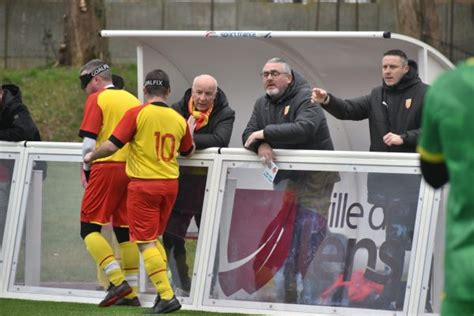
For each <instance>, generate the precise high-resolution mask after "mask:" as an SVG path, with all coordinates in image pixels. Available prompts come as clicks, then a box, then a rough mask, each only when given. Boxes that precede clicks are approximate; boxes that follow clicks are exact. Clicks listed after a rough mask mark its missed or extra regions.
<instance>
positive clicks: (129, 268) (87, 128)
mask: <svg viewBox="0 0 474 316" xmlns="http://www.w3.org/2000/svg"><path fill="white" fill-rule="evenodd" d="M80 80H81V88H82V89H83V90H84V91H85V92H86V93H87V95H88V96H87V100H86V104H85V107H84V115H83V119H82V123H81V127H80V131H79V136H81V137H82V138H83V142H82V152H83V155H86V154H87V153H88V152H91V151H93V150H94V149H95V148H97V147H99V146H100V145H101V144H102V143H103V142H104V141H106V140H107V139H108V137H109V136H110V134H111V133H112V131H113V129H114V128H115V126H116V125H117V123H118V122H119V121H120V119H121V118H122V116H123V115H124V114H125V112H126V111H127V110H128V109H130V108H132V107H135V106H137V105H140V101H139V100H138V99H137V98H136V97H135V96H133V95H132V94H130V93H129V92H127V91H125V90H122V89H116V88H115V87H114V85H113V83H112V73H111V70H110V67H109V66H108V65H107V64H106V63H104V62H103V61H101V60H98V59H94V60H91V61H89V62H88V63H86V64H85V65H84V66H83V67H82V68H81V70H80ZM128 152H129V148H128V146H127V147H124V148H123V149H121V150H120V151H118V152H117V153H116V154H114V155H112V156H110V157H107V158H104V159H100V160H98V161H95V162H94V163H93V164H92V165H91V164H83V168H84V172H85V174H86V178H87V181H88V182H87V186H86V189H85V191H84V196H83V199H82V205H81V237H82V239H83V240H84V243H85V245H86V249H87V251H88V252H89V254H90V255H91V256H92V257H93V258H94V260H95V261H96V263H97V264H98V265H99V266H100V268H101V269H103V271H104V272H105V274H106V275H107V277H108V280H109V281H110V286H109V288H108V289H107V295H106V297H105V298H104V299H103V300H102V301H101V302H100V304H99V306H101V307H105V306H109V305H112V304H117V305H131V306H140V301H139V300H138V297H137V286H138V269H139V252H138V248H137V246H136V244H135V243H133V242H130V239H129V228H128V218H127V206H126V198H127V185H128V183H129V178H128V177H127V175H126V173H125V160H126V158H127V156H128ZM110 222H112V226H113V230H114V233H115V236H116V238H117V241H118V243H119V249H120V255H121V259H122V267H121V266H120V264H119V263H118V261H117V259H116V258H115V256H114V254H113V249H112V247H111V245H110V243H109V242H108V241H107V239H106V238H105V237H104V235H103V234H102V232H101V231H102V227H103V226H105V225H107V224H109V223H110ZM122 268H123V270H122Z"/></svg>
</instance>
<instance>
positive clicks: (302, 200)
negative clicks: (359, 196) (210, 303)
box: [242, 58, 339, 303]
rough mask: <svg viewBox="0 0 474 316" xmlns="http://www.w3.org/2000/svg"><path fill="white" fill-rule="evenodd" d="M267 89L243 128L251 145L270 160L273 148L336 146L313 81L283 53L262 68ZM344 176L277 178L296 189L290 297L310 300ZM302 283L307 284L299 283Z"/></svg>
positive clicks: (286, 174)
mask: <svg viewBox="0 0 474 316" xmlns="http://www.w3.org/2000/svg"><path fill="white" fill-rule="evenodd" d="M261 75H262V81H263V87H264V89H265V95H264V96H262V97H260V98H259V99H257V101H256V102H255V106H254V109H253V113H252V116H251V117H250V120H249V122H248V124H247V127H246V128H245V130H244V132H243V134H242V141H243V144H244V146H245V147H246V148H248V149H250V150H252V151H254V152H256V153H257V154H258V156H259V157H260V159H261V161H262V162H263V163H264V164H266V165H268V164H270V163H271V162H272V161H273V160H275V155H274V152H273V149H274V148H275V149H319V150H333V149H334V147H333V143H332V140H331V136H330V134H329V128H328V125H327V122H326V117H325V115H324V112H323V111H322V110H321V109H320V108H318V107H314V106H312V105H311V101H310V98H311V88H310V85H309V83H308V82H307V81H306V80H305V79H304V78H303V77H301V75H299V74H298V73H296V72H294V71H292V70H291V67H290V66H289V65H288V63H286V62H285V61H284V60H283V59H281V58H272V59H270V60H268V61H267V62H266V63H265V65H264V67H263V69H262V74H261ZM338 180H339V176H338V174H337V173H334V172H324V171H313V172H311V171H289V170H280V171H278V173H277V176H276V177H275V179H274V186H275V189H276V190H285V191H286V192H291V193H292V194H294V197H295V201H296V209H297V211H296V217H295V225H294V228H293V237H292V242H291V247H290V249H289V253H288V257H287V259H286V262H285V263H284V268H283V274H284V283H285V284H284V289H285V301H286V302H288V303H294V302H302V303H305V302H310V301H311V300H313V299H314V298H313V297H310V296H311V292H312V291H313V290H312V289H310V288H309V287H306V286H304V285H303V290H302V292H301V293H298V291H297V288H298V282H299V281H298V280H302V279H303V278H304V276H305V274H306V272H307V269H308V267H309V265H310V263H311V261H312V260H313V258H314V255H315V253H316V251H317V249H318V247H319V245H320V244H321V241H322V240H323V239H324V238H325V236H326V230H327V214H328V208H329V204H330V199H331V193H332V190H333V187H334V183H335V182H337V181H338ZM299 285H302V284H299Z"/></svg>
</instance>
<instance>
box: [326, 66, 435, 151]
mask: <svg viewBox="0 0 474 316" xmlns="http://www.w3.org/2000/svg"><path fill="white" fill-rule="evenodd" d="M408 65H409V67H410V69H409V71H408V72H407V73H406V74H405V75H404V76H403V77H402V78H401V79H400V81H399V82H398V83H397V84H395V85H394V86H390V87H389V86H387V85H386V84H385V83H383V84H382V85H381V86H378V87H376V88H374V89H372V91H371V93H370V94H368V95H365V96H362V97H359V98H354V99H346V100H342V99H340V98H337V97H335V96H334V95H332V94H330V99H329V103H328V104H327V105H322V106H323V108H324V109H325V110H326V111H328V112H329V113H331V114H332V115H334V116H335V117H336V118H338V119H341V120H354V121H360V120H364V119H369V130H370V151H382V152H415V151H416V143H417V140H418V136H419V134H420V125H421V112H422V107H423V98H424V96H425V93H426V90H427V89H428V85H426V84H424V83H423V82H422V81H421V79H420V77H419V76H418V66H417V64H416V62H415V61H413V60H409V61H408ZM388 132H392V133H394V134H398V135H400V136H401V137H402V139H403V141H404V144H403V145H400V146H387V145H385V143H384V142H383V136H384V135H385V134H387V133H388Z"/></svg>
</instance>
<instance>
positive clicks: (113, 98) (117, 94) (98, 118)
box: [79, 88, 140, 162]
mask: <svg viewBox="0 0 474 316" xmlns="http://www.w3.org/2000/svg"><path fill="white" fill-rule="evenodd" d="M137 105H140V100H138V99H137V98H136V97H135V96H134V95H132V94H131V93H129V92H127V91H126V90H120V89H113V88H112V89H103V90H100V91H97V92H95V93H92V94H90V95H89V96H88V97H87V100H86V105H85V108H84V116H83V118H82V123H81V128H80V131H79V136H81V137H89V138H92V139H95V140H96V148H98V147H99V146H100V145H101V144H102V143H103V142H104V141H106V140H107V139H109V137H110V135H112V132H113V130H114V129H115V127H116V126H117V124H118V123H119V122H120V120H121V119H122V117H123V115H124V114H125V112H127V111H128V110H129V109H131V108H133V107H136V106H137ZM128 150H129V149H128V146H124V147H123V148H122V149H120V150H119V151H117V152H116V153H114V154H113V155H111V156H109V157H105V158H102V159H97V160H96V161H95V162H99V161H102V162H103V161H115V162H116V161H121V162H123V161H126V159H127V155H128Z"/></svg>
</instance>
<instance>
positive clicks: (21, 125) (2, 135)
mask: <svg viewBox="0 0 474 316" xmlns="http://www.w3.org/2000/svg"><path fill="white" fill-rule="evenodd" d="M2 90H3V91H4V94H3V100H2V103H1V104H0V140H3V141H10V142H19V141H22V140H30V141H40V140H41V137H40V134H39V131H38V128H37V127H36V125H35V123H34V122H33V119H32V118H31V115H30V112H29V111H28V109H27V107H26V106H25V105H24V104H23V101H22V99H21V91H20V88H19V87H17V86H15V85H12V84H9V85H2Z"/></svg>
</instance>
